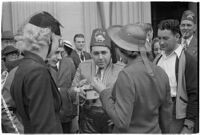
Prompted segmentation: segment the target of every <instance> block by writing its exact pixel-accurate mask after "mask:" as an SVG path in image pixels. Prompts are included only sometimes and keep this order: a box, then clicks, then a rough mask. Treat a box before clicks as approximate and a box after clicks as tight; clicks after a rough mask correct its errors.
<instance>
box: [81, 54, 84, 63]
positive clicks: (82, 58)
mask: <svg viewBox="0 0 200 135" xmlns="http://www.w3.org/2000/svg"><path fill="white" fill-rule="evenodd" d="M81 61H84V55H83V53H81Z"/></svg>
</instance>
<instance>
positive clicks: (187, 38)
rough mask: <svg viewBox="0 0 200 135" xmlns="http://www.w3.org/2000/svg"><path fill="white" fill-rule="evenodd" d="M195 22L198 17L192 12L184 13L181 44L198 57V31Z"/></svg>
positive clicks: (181, 26) (181, 25)
mask: <svg viewBox="0 0 200 135" xmlns="http://www.w3.org/2000/svg"><path fill="white" fill-rule="evenodd" d="M195 22H196V17H195V14H194V13H193V12H192V11H190V10H186V11H184V12H183V15H182V18H181V24H180V31H181V34H182V38H181V44H182V45H183V46H184V47H185V48H186V50H187V51H188V52H189V53H190V54H191V55H193V56H197V38H196V37H195V35H194V33H195V31H196V23H195Z"/></svg>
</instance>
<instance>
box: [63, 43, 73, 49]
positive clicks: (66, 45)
mask: <svg viewBox="0 0 200 135" xmlns="http://www.w3.org/2000/svg"><path fill="white" fill-rule="evenodd" d="M64 46H65V47H67V48H70V49H73V48H72V46H71V45H69V44H68V43H64Z"/></svg>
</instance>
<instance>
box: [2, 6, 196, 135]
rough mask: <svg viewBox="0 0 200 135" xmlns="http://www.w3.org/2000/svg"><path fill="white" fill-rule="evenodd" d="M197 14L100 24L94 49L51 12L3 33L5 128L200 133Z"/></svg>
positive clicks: (7, 130) (94, 36)
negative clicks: (70, 35) (66, 35)
mask: <svg viewBox="0 0 200 135" xmlns="http://www.w3.org/2000/svg"><path fill="white" fill-rule="evenodd" d="M196 18H197V17H196V16H195V14H194V13H193V12H192V11H190V10H187V11H184V13H183V15H182V18H181V21H180V22H179V21H178V20H175V19H167V20H162V21H161V22H160V23H159V25H158V31H157V37H153V32H154V31H153V28H152V25H151V24H150V23H141V22H138V23H135V24H127V25H124V26H111V27H109V28H108V29H103V28H96V29H94V30H93V31H92V36H91V41H90V52H86V51H84V47H85V45H86V43H85V37H84V34H81V33H80V34H76V35H74V41H73V43H74V45H75V48H73V47H72V46H73V45H72V43H71V42H70V41H67V40H66V39H62V33H61V30H60V26H61V24H60V22H59V21H58V20H56V19H55V18H54V17H53V16H52V15H51V14H49V13H48V12H45V11H43V12H40V13H38V14H36V15H34V16H32V17H31V18H30V20H29V22H28V23H27V24H26V25H25V26H24V28H23V34H22V35H17V36H13V35H12V32H3V33H2V52H1V53H2V60H1V67H2V68H1V76H2V82H1V84H2V96H1V101H2V102H1V103H2V104H1V121H2V123H1V127H2V132H3V133H198V132H199V100H198V99H199V95H198V94H199V93H198V92H199V91H198V90H199V89H198V83H197V80H198V75H197V70H198V68H197V67H198V65H197V63H198V62H197V61H198V58H197V57H198V50H197V48H198V47H197V44H198V39H197V38H196V37H195V32H196V31H197V29H196V28H197V26H196ZM66 27H67V26H66ZM19 46H20V47H19Z"/></svg>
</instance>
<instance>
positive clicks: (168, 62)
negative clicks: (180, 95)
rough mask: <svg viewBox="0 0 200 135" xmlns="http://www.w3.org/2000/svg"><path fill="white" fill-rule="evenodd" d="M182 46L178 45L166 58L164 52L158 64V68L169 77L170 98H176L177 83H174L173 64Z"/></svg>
mask: <svg viewBox="0 0 200 135" xmlns="http://www.w3.org/2000/svg"><path fill="white" fill-rule="evenodd" d="M182 49H183V46H182V45H179V46H178V47H177V48H176V49H175V50H174V51H173V52H172V53H171V54H170V55H168V56H166V54H165V53H164V52H162V53H161V54H162V57H161V58H160V60H159V62H158V66H160V67H161V68H162V69H164V70H165V72H166V73H167V75H168V77H169V84H170V89H171V97H176V90H177V81H176V72H175V64H176V57H177V56H178V58H179V57H180V55H181V52H182Z"/></svg>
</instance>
